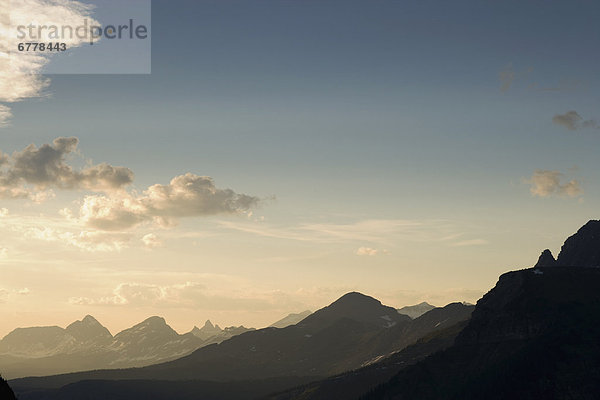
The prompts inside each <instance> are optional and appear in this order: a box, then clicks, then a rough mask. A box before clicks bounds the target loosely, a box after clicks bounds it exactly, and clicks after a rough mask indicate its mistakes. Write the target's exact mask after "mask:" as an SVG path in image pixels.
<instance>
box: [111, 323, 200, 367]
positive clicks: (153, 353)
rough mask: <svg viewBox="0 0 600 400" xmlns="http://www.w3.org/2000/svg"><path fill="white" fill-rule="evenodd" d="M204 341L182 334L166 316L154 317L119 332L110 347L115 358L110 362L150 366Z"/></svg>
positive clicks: (189, 351) (176, 356)
mask: <svg viewBox="0 0 600 400" xmlns="http://www.w3.org/2000/svg"><path fill="white" fill-rule="evenodd" d="M201 345H202V340H201V339H199V338H197V337H196V336H194V335H191V334H185V335H180V334H178V333H177V332H175V330H173V328H171V327H170V326H169V325H167V322H166V321H165V319H164V318H162V317H150V318H148V319H146V320H145V321H143V322H140V323H139V324H137V325H135V326H133V327H131V328H129V329H125V330H124V331H122V332H120V333H118V334H117V335H115V337H114V340H113V342H112V343H111V344H110V346H108V349H109V350H111V351H113V353H114V354H115V356H116V357H115V359H114V360H111V362H110V365H114V366H118V367H120V368H122V367H123V366H124V365H132V364H138V365H148V364H153V363H156V362H160V361H165V360H168V359H174V358H178V357H181V356H184V355H186V354H189V353H191V352H192V351H194V350H196V349H197V348H199V347H200V346H201Z"/></svg>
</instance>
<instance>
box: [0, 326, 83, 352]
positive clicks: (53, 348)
mask: <svg viewBox="0 0 600 400" xmlns="http://www.w3.org/2000/svg"><path fill="white" fill-rule="evenodd" d="M76 347H77V339H75V338H74V337H73V336H72V335H71V334H69V333H68V332H67V331H66V330H65V329H63V328H60V327H58V326H47V327H32V328H17V329H15V330H13V331H12V332H10V333H9V334H8V335H6V336H5V337H4V338H3V339H2V340H1V341H0V354H11V355H13V356H17V357H48V356H53V355H55V354H60V353H71V352H73V351H74V350H75V348H76Z"/></svg>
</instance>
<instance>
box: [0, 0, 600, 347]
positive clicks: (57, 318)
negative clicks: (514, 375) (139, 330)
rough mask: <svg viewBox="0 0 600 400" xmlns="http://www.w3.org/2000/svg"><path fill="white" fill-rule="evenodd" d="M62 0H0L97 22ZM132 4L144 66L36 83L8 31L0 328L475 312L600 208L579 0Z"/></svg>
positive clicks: (80, 47) (586, 18)
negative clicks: (346, 305) (338, 305)
mask: <svg viewBox="0 0 600 400" xmlns="http://www.w3.org/2000/svg"><path fill="white" fill-rule="evenodd" d="M59 3H60V2H56V1H54V0H52V1H49V2H47V3H44V2H41V1H40V0H34V1H32V2H29V3H28V4H29V6H30V7H32V9H29V10H25V9H22V8H20V6H19V4H20V3H19V2H14V1H13V3H12V4H10V7H8V8H7V6H8V5H9V4H8V0H3V4H2V8H1V9H0V10H2V13H3V17H4V16H6V13H7V12H8V13H9V14H10V15H11V17H12V19H13V21H12V23H14V21H16V20H19V18H20V19H23V18H25V19H26V18H31V17H30V16H31V15H38V14H39V15H41V16H47V15H53V17H55V18H58V19H59V20H60V19H61V18H62V19H64V20H67V21H79V20H80V19H81V18H83V17H84V16H88V17H90V18H95V19H97V20H98V21H100V23H103V22H102V20H103V18H105V15H103V12H105V10H106V9H105V8H103V4H102V3H101V1H100V0H97V1H87V2H84V3H85V4H87V5H95V6H96V8H95V9H89V8H86V7H83V6H82V5H81V3H76V2H73V1H71V0H69V1H66V2H62V3H60V4H62V5H61V7H62V8H61V9H59V11H60V13H59V12H57V13H55V14H51V13H49V12H48V7H52V6H53V5H56V4H59ZM113 6H114V5H113ZM7 9H8V11H7ZM129 12H132V11H131V10H130V9H126V8H124V9H123V15H122V17H123V16H126V15H127V13H129ZM32 13H33V14H32ZM36 13H38V14H36ZM117 14H118V13H117ZM151 16H152V21H151V73H148V72H150V70H148V71H143V73H139V74H136V73H135V72H133V73H131V72H129V73H127V74H115V73H108V72H107V73H104V74H102V73H85V71H83V73H81V71H80V73H72V74H71V73H69V74H65V73H56V74H51V75H41V73H42V72H44V70H43V68H42V67H44V66H45V67H52V65H53V63H56V62H59V61H57V60H55V59H52V58H49V59H48V60H47V61H43V62H41V63H40V62H39V60H37V59H33V58H27V56H26V55H22V54H20V55H19V56H21V57H23V58H19V59H18V60H21V61H22V62H23V64H18V63H15V62H12V63H11V62H5V61H6V60H13V61H14V59H11V58H6V57H17V56H16V55H14V54H13V55H11V54H10V53H8V52H6V50H5V49H6V46H5V45H6V43H9V44H8V46H11V45H14V43H12V42H10V41H9V42H6V41H4V38H3V41H2V45H3V46H4V47H1V48H2V49H3V50H2V56H3V60H4V61H3V64H4V65H2V66H1V67H0V68H1V69H0V72H2V75H0V93H1V94H0V124H1V125H2V126H1V127H0V271H1V274H0V276H1V278H0V335H4V334H6V333H8V332H9V331H11V330H12V329H14V328H16V327H19V326H21V327H22V326H38V325H59V326H66V325H67V324H69V323H70V322H72V321H74V320H77V319H81V318H82V317H83V316H85V315H86V314H91V315H93V316H95V317H96V318H97V319H98V320H99V321H100V322H101V323H103V324H104V325H106V326H107V327H108V328H109V329H110V330H111V332H112V333H113V334H114V333H117V332H118V331H120V330H122V329H124V328H127V327H129V326H131V325H133V324H135V323H137V322H140V321H142V320H143V319H145V318H147V317H149V316H152V315H160V316H163V317H165V318H166V320H167V322H168V323H169V324H170V325H171V326H172V327H173V328H174V329H176V330H177V331H179V332H180V333H183V332H186V331H189V330H190V329H191V328H192V327H193V326H194V325H201V324H203V322H204V321H205V320H206V319H210V320H211V321H213V322H214V323H218V324H220V325H221V326H229V325H241V324H243V325H245V326H252V327H263V326H267V325H269V324H270V323H272V322H274V321H276V320H277V319H279V318H282V317H284V316H285V315H287V314H288V313H291V312H300V311H303V310H306V309H310V310H313V311H314V310H316V309H318V308H321V307H323V306H325V305H327V304H329V303H330V302H332V301H334V300H335V299H337V298H338V297H340V296H341V295H343V294H344V293H346V292H349V291H354V290H355V291H360V292H362V293H365V294H368V295H371V296H373V297H376V298H377V299H379V300H381V301H382V302H383V303H384V304H387V305H391V306H395V307H401V306H404V305H408V304H415V303H418V302H421V301H428V302H430V303H432V304H434V305H438V306H442V305H445V304H447V303H450V302H453V301H468V302H471V303H474V302H476V301H477V299H478V298H480V297H481V296H482V295H483V294H484V293H485V292H487V291H488V290H489V289H490V288H491V287H493V286H494V284H495V282H496V281H497V279H498V276H499V275H500V274H502V273H503V272H506V271H509V270H513V269H520V268H525V267H528V266H531V265H533V264H534V263H535V262H536V260H537V257H538V255H539V254H540V252H541V251H542V250H543V249H545V248H550V249H551V250H552V251H553V253H554V254H555V255H556V254H557V252H558V251H559V250H560V246H561V244H562V243H563V241H564V239H566V237H568V236H569V235H571V234H573V233H574V232H575V231H576V230H577V229H578V228H579V227H580V226H581V225H583V224H584V223H585V222H587V221H588V220H590V219H598V218H599V213H598V207H599V205H600V189H599V183H600V168H598V167H599V161H598V156H597V154H598V150H599V146H600V123H599V122H596V121H598V119H599V118H600V108H599V107H598V106H599V100H600V96H598V93H599V92H598V89H599V84H600V77H599V76H598V74H597V71H598V70H600V55H599V53H598V52H597V49H598V44H599V39H600V26H599V25H598V24H597V23H596V21H597V20H598V17H599V16H600V4H598V3H597V2H592V1H527V2H523V1H518V2H517V1H512V0H507V1H503V2H495V1H479V0H477V1H475V0H470V1H464V0H458V1H453V2H447V1H419V2H416V1H379V0H375V1H364V0H363V1H356V0H345V1H334V0H324V1H323V0H320V1H312V0H307V1H299V0H294V1H286V0H278V1H276V0H252V1H250V0H245V1H232V0H231V1H230V0H219V1H216V0H213V1H204V0H202V1H183V0H177V1H162V0H160V1H159V0H154V1H152V13H151ZM113 17H114V15H113ZM2 32H4V33H5V32H6V30H3V31H2ZM102 40H104V39H101V40H100V43H102ZM148 43H149V42H148ZM69 45H70V46H72V49H70V50H69V51H70V54H73V55H74V57H76V56H77V54H84V52H86V51H87V52H91V51H92V50H91V49H90V46H89V44H86V43H79V42H72V43H69ZM96 46H97V47H96V48H99V47H100V46H99V45H98V44H97V45H96ZM120 51H121V52H122V53H119V54H120V55H117V54H116V53H115V55H114V57H105V59H104V60H101V62H105V63H106V64H107V67H106V68H107V71H109V66H113V67H114V66H115V65H117V63H118V60H121V59H123V58H124V57H125V56H126V55H127V54H126V52H127V51H129V50H127V49H126V50H120ZM77 52H79V53H77ZM7 54H8V55H7ZM5 56H6V57H5ZM143 56H144V54H142V53H140V54H139V55H136V57H138V58H137V60H138V61H139V60H141V57H143ZM56 59H58V57H56ZM135 59H136V58H134V60H135ZM65 60H66V62H68V61H69V60H70V59H68V58H67V59H62V61H61V62H63V63H64V62H65ZM17 64H18V65H20V66H21V67H17V66H16V65H17ZM72 65H75V64H72ZM132 65H134V67H137V66H138V65H137V64H135V63H133V64H132ZM54 66H55V67H56V65H54ZM55 69H56V68H55ZM100 70H101V69H100ZM111 71H112V70H111ZM96 72H97V71H96ZM112 72H114V71H112Z"/></svg>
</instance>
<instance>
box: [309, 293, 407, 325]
mask: <svg viewBox="0 0 600 400" xmlns="http://www.w3.org/2000/svg"><path fill="white" fill-rule="evenodd" d="M341 319H350V320H354V321H356V322H359V323H366V324H370V325H376V326H379V327H381V328H390V327H392V326H394V325H396V324H397V323H399V322H401V323H404V322H407V321H410V317H408V316H406V315H401V314H398V312H397V311H396V309H394V308H392V307H388V306H384V305H383V304H381V302H380V301H379V300H377V299H374V298H373V297H370V296H366V295H364V294H362V293H358V292H350V293H346V294H345V295H343V296H342V297H340V298H339V299H337V300H336V301H334V302H333V303H331V304H330V305H329V306H327V307H325V308H322V309H320V310H318V311H316V312H315V313H313V314H311V315H309V316H308V317H306V318H305V319H303V320H302V321H301V322H300V323H299V324H298V325H300V326H304V327H312V328H314V329H322V328H324V327H326V326H329V325H331V324H333V323H335V322H336V321H338V320H341Z"/></svg>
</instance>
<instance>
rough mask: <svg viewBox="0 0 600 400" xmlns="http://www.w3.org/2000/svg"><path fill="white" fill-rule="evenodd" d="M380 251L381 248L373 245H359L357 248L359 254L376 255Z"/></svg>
mask: <svg viewBox="0 0 600 400" xmlns="http://www.w3.org/2000/svg"><path fill="white" fill-rule="evenodd" d="M378 253H379V250H377V249H373V248H371V247H359V248H358V249H357V250H356V255H357V256H376V255H377V254H378Z"/></svg>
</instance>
